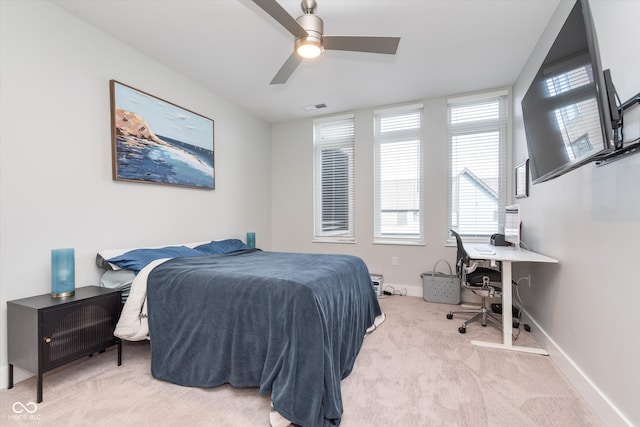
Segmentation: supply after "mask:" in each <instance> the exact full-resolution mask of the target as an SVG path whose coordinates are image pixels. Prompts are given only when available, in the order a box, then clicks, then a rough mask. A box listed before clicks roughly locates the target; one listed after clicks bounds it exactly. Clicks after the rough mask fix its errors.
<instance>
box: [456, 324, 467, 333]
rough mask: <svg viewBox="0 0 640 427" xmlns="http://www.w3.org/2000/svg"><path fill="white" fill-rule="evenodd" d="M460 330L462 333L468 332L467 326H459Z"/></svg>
mask: <svg viewBox="0 0 640 427" xmlns="http://www.w3.org/2000/svg"><path fill="white" fill-rule="evenodd" d="M458 332H460V333H461V334H464V333H466V332H467V328H465V327H462V326H460V327H459V328H458Z"/></svg>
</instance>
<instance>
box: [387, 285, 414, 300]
mask: <svg viewBox="0 0 640 427" xmlns="http://www.w3.org/2000/svg"><path fill="white" fill-rule="evenodd" d="M383 290H384V291H389V292H393V291H396V292H398V293H400V294H401V295H407V296H409V297H420V298H422V286H411V285H408V286H407V285H396V284H393V283H385V284H384V289H383Z"/></svg>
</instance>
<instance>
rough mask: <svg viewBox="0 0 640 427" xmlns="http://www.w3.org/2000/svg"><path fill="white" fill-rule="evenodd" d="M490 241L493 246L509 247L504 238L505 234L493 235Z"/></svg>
mask: <svg viewBox="0 0 640 427" xmlns="http://www.w3.org/2000/svg"><path fill="white" fill-rule="evenodd" d="M489 241H490V243H491V244H492V245H493V246H509V243H508V242H507V241H506V240H505V238H504V234H499V233H496V234H492V235H491V239H490V240H489Z"/></svg>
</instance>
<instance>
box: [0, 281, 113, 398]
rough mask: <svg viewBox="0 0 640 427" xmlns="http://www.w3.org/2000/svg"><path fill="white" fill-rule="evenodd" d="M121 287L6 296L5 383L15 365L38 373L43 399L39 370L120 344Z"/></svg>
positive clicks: (40, 392)
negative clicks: (58, 295) (57, 295)
mask: <svg viewBox="0 0 640 427" xmlns="http://www.w3.org/2000/svg"><path fill="white" fill-rule="evenodd" d="M121 311H122V303H121V301H120V291H119V290H117V289H108V288H102V287H100V286H86V287H82V288H76V290H75V295H73V296H70V297H67V298H53V297H52V296H51V295H50V294H45V295H39V296H35V297H31V298H23V299H19V300H14V301H7V332H8V340H7V344H8V356H9V388H12V387H13V365H16V366H19V367H21V368H24V369H26V370H28V371H31V372H36V373H37V375H38V403H40V402H42V374H43V373H45V372H47V371H50V370H52V369H54V368H57V367H60V366H62V365H64V364H66V363H69V362H72V361H74V360H77V359H80V358H82V357H84V356H91V355H93V353H96V352H103V351H104V350H106V349H107V348H108V347H111V346H113V345H117V346H118V366H120V365H121V364H122V343H121V342H120V340H119V339H118V338H117V337H115V336H114V335H113V331H114V329H115V327H116V323H117V322H118V319H119V318H120V312H121Z"/></svg>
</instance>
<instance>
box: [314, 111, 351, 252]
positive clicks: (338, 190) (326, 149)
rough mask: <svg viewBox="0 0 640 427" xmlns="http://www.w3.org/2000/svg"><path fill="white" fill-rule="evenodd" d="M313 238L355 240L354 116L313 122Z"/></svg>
mask: <svg viewBox="0 0 640 427" xmlns="http://www.w3.org/2000/svg"><path fill="white" fill-rule="evenodd" d="M313 145H314V173H313V174H314V240H319V241H347V242H350V241H353V240H354V237H355V236H354V231H353V218H354V151H355V123H354V116H353V115H348V116H340V117H333V118H330V119H318V120H314V123H313Z"/></svg>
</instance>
